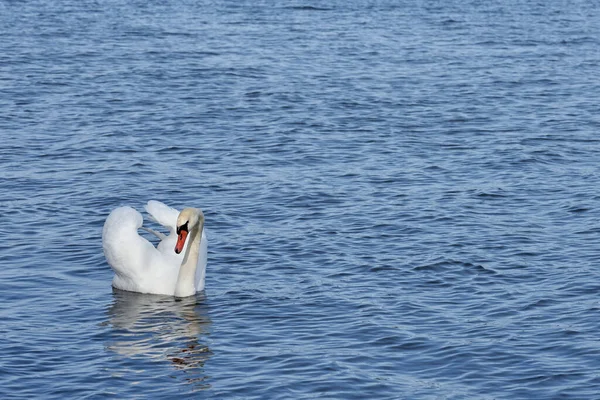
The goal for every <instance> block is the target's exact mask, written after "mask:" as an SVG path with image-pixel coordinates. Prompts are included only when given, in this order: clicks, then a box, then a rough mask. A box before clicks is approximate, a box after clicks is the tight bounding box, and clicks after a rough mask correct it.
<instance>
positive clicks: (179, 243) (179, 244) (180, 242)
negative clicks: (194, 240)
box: [175, 229, 188, 254]
mask: <svg viewBox="0 0 600 400" xmlns="http://www.w3.org/2000/svg"><path fill="white" fill-rule="evenodd" d="M187 235H188V231H186V230H184V229H182V230H180V231H179V235H178V236H177V244H176V245H175V253H177V254H179V253H181V250H183V245H184V244H185V239H187Z"/></svg>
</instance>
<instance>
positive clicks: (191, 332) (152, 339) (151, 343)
mask: <svg viewBox="0 0 600 400" xmlns="http://www.w3.org/2000/svg"><path fill="white" fill-rule="evenodd" d="M113 295H114V301H113V304H112V305H111V306H110V308H109V309H108V318H109V320H108V325H111V326H112V327H113V330H112V332H111V335H110V337H111V340H110V341H109V343H107V348H108V349H109V350H111V351H114V352H115V353H117V354H120V355H122V356H125V357H128V358H133V359H136V358H150V359H152V360H157V361H158V360H160V361H169V363H170V364H171V365H172V366H173V367H174V368H175V369H177V370H183V371H184V372H185V373H186V377H185V379H186V380H187V382H188V383H193V384H195V385H198V386H199V387H200V388H206V387H208V385H204V387H203V382H204V380H205V379H206V377H205V376H204V370H203V367H204V363H205V362H206V361H207V360H208V359H209V358H210V356H211V352H210V349H209V348H208V346H207V345H205V344H203V343H202V339H203V337H205V336H206V334H207V333H208V329H209V327H210V324H211V321H210V319H209V318H208V312H207V311H208V310H207V307H206V301H205V299H206V297H205V296H204V294H201V293H198V294H197V295H196V296H190V297H186V298H182V299H176V298H174V297H173V296H162V295H151V294H141V293H133V292H126V291H122V290H119V289H114V288H113Z"/></svg>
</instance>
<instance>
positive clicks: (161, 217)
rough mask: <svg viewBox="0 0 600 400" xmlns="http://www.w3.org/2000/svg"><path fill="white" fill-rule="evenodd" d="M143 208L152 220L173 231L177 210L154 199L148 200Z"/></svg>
mask: <svg viewBox="0 0 600 400" xmlns="http://www.w3.org/2000/svg"><path fill="white" fill-rule="evenodd" d="M145 208H146V211H147V212H148V214H150V216H151V217H152V219H153V220H154V221H156V222H158V223H159V224H161V225H162V226H164V227H166V228H169V229H170V230H172V231H173V232H174V231H175V230H176V225H177V217H178V216H179V211H177V210H176V209H174V208H171V207H169V206H168V205H166V204H164V203H161V202H160V201H156V200H150V201H149V202H148V204H146V207H145Z"/></svg>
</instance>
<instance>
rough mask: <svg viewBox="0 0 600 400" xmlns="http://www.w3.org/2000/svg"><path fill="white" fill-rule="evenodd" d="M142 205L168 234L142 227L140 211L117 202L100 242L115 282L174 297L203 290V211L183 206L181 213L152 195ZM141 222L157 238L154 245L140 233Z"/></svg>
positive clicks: (189, 294)
mask: <svg viewBox="0 0 600 400" xmlns="http://www.w3.org/2000/svg"><path fill="white" fill-rule="evenodd" d="M146 211H147V212H148V213H149V214H150V215H151V216H152V218H153V219H154V220H155V221H156V222H158V223H159V224H161V225H163V226H165V227H166V228H168V229H169V231H170V232H169V235H168V236H165V235H163V234H161V233H158V232H155V231H153V230H151V229H147V228H144V227H142V223H143V218H142V214H140V213H139V212H138V211H136V210H134V209H133V208H131V207H119V208H116V209H114V210H113V211H112V212H111V213H110V214H109V216H108V217H107V218H106V222H105V223H104V228H103V229H102V247H103V249H104V256H105V257H106V261H107V262H108V264H109V265H110V266H111V268H112V269H113V271H115V277H114V279H113V283H112V284H113V286H114V287H115V288H117V289H122V290H127V291H130V292H140V293H153V294H166V295H174V296H177V297H186V296H191V295H193V294H194V293H196V292H199V291H201V290H203V289H204V276H205V273H206V258H207V248H208V243H207V239H206V234H205V233H204V214H203V213H202V211H201V210H199V209H196V208H186V209H184V210H183V211H181V213H180V212H178V211H177V210H175V209H174V208H171V207H168V206H166V205H165V204H163V203H160V202H158V201H153V200H151V201H149V202H148V204H147V205H146ZM140 228H142V229H146V230H148V231H149V232H152V233H154V234H155V235H156V236H158V237H159V238H160V239H161V242H160V243H159V244H158V246H157V247H154V246H153V245H152V243H150V242H149V241H148V240H146V239H145V238H143V237H142V236H140V235H139V234H138V232H137V231H138V229H140ZM188 236H189V240H187V241H186V238H187V237H188Z"/></svg>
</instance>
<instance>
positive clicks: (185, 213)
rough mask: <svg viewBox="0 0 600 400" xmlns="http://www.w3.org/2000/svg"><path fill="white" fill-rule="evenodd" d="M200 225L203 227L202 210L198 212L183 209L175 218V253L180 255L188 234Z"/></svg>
mask: <svg viewBox="0 0 600 400" xmlns="http://www.w3.org/2000/svg"><path fill="white" fill-rule="evenodd" d="M200 223H202V224H203V225H204V214H203V213H202V210H198V209H197V208H185V209H183V210H182V211H181V212H180V213H179V216H178V217H177V244H176V245H175V253H177V254H179V253H181V251H182V250H183V246H184V245H185V240H186V239H187V236H188V233H190V231H191V230H192V229H194V228H196V227H197V226H198V225H199V224H200ZM200 234H202V233H200Z"/></svg>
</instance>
